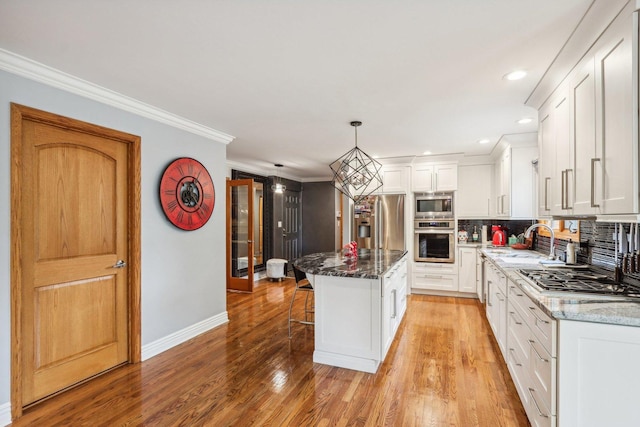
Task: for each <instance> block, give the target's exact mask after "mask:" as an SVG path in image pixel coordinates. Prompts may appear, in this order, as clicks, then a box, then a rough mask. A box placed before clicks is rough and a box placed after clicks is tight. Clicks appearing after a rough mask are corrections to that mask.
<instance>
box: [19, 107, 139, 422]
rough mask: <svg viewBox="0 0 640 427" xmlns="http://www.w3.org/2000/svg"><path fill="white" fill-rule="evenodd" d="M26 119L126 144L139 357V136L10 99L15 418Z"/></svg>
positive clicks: (133, 345)
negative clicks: (23, 145)
mask: <svg viewBox="0 0 640 427" xmlns="http://www.w3.org/2000/svg"><path fill="white" fill-rule="evenodd" d="M24 119H28V120H31V121H36V122H39V123H45V124H47V125H50V126H56V127H59V128H62V129H66V130H73V131H78V132H83V133H86V134H90V135H96V136H100V137H103V138H109V139H112V140H115V141H118V142H120V143H125V144H127V154H128V165H127V174H128V180H129V183H130V185H129V189H130V191H129V195H128V196H129V197H128V201H127V202H128V205H129V206H128V212H127V214H128V225H127V233H128V250H129V257H128V259H127V270H128V284H127V285H128V290H129V291H128V307H127V311H128V318H129V320H128V337H129V339H128V346H129V356H128V363H137V362H140V360H141V353H142V348H141V320H142V319H141V310H140V301H141V282H140V281H141V265H140V258H141V251H142V250H141V238H140V236H141V233H140V231H141V201H140V200H141V197H140V195H141V189H140V188H141V187H140V181H141V168H140V164H141V161H140V160H141V151H140V145H141V138H140V137H139V136H136V135H132V134H128V133H124V132H120V131H117V130H114V129H109V128H106V127H102V126H98V125H94V124H90V123H87V122H83V121H79V120H75V119H71V118H68V117H63V116H59V115H57V114H53V113H49V112H46V111H42V110H37V109H35V108H31V107H26V106H24V105H19V104H15V103H11V417H12V419H16V418H19V417H20V416H22V411H23V409H24V408H23V404H22V381H21V378H22V342H23V339H24V338H25V337H22V321H21V316H20V313H21V312H22V309H23V302H22V265H21V259H22V247H21V239H22V229H21V227H20V218H21V216H22V209H23V207H22V197H21V183H20V174H21V169H22V155H23V151H22V122H23V120H24Z"/></svg>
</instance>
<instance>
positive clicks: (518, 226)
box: [458, 219, 536, 242]
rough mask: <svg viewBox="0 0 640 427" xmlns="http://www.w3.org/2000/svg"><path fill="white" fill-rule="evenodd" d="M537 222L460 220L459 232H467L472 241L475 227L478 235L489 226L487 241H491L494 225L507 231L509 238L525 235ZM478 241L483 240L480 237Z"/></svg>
mask: <svg viewBox="0 0 640 427" xmlns="http://www.w3.org/2000/svg"><path fill="white" fill-rule="evenodd" d="M535 223H536V221H532V220H491V219H460V220H458V230H460V231H461V230H465V231H467V232H468V233H469V239H471V234H472V233H473V230H474V227H475V229H476V230H478V234H480V233H481V231H482V226H483V225H486V226H487V234H488V235H487V241H488V242H490V241H491V237H492V236H491V226H492V225H501V226H502V227H503V228H505V229H506V231H507V237H509V236H511V235H512V234H515V235H516V236H517V235H518V234H521V233H524V232H525V230H526V229H527V228H528V227H529V226H530V225H531V224H535ZM478 240H480V241H481V240H482V238H481V237H480V238H479V239H478Z"/></svg>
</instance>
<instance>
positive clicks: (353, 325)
mask: <svg viewBox="0 0 640 427" xmlns="http://www.w3.org/2000/svg"><path fill="white" fill-rule="evenodd" d="M314 289H315V351H314V354H313V361H314V362H318V363H325V364H328V365H333V366H340V367H343V368H351V369H357V368H358V367H359V368H360V370H363V371H365V372H375V371H376V370H377V368H378V364H379V362H380V348H381V333H380V327H379V326H377V325H380V324H381V312H382V307H381V303H382V298H381V293H382V290H381V281H380V279H378V280H374V279H356V278H347V277H332V276H320V275H316V276H315V277H314Z"/></svg>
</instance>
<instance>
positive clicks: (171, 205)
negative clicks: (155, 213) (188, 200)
mask: <svg viewBox="0 0 640 427" xmlns="http://www.w3.org/2000/svg"><path fill="white" fill-rule="evenodd" d="M177 207H178V201H177V200H172V201H170V202H169V203H167V209H169V210H170V211H171V212H173V211H174V210H175V209H176V208H177Z"/></svg>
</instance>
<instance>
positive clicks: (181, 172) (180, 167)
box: [176, 165, 184, 176]
mask: <svg viewBox="0 0 640 427" xmlns="http://www.w3.org/2000/svg"><path fill="white" fill-rule="evenodd" d="M176 169H177V170H178V172H180V175H182V176H184V169H182V165H178V166H176Z"/></svg>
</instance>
